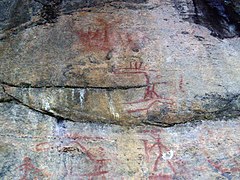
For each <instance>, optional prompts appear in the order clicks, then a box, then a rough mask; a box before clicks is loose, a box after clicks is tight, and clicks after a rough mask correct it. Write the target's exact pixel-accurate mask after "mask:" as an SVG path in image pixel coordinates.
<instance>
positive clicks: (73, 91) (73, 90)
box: [72, 89, 75, 101]
mask: <svg viewBox="0 0 240 180" xmlns="http://www.w3.org/2000/svg"><path fill="white" fill-rule="evenodd" d="M74 93H75V89H72V101H73V100H74Z"/></svg>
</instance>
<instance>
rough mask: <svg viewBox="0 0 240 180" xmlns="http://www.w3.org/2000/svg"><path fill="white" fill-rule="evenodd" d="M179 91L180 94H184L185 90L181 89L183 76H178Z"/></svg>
mask: <svg viewBox="0 0 240 180" xmlns="http://www.w3.org/2000/svg"><path fill="white" fill-rule="evenodd" d="M179 89H180V91H181V92H185V90H184V89H183V76H182V75H181V76H180V81H179Z"/></svg>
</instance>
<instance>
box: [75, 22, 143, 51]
mask: <svg viewBox="0 0 240 180" xmlns="http://www.w3.org/2000/svg"><path fill="white" fill-rule="evenodd" d="M96 21H97V26H100V28H98V29H96V30H93V29H91V28H88V30H86V31H84V30H79V31H78V32H77V35H78V37H79V39H80V42H81V43H82V45H83V46H84V49H85V50H86V51H99V50H100V51H105V52H108V51H110V50H113V49H114V48H115V47H116V46H119V44H122V45H124V46H126V48H131V49H140V48H141V46H142V45H139V43H140V44H145V43H146V39H147V38H146V37H145V36H144V37H138V34H137V33H132V34H130V33H125V32H120V31H118V30H117V29H116V26H117V24H119V21H113V22H111V23H109V22H107V21H105V20H103V19H101V18H98V19H97V20H96Z"/></svg>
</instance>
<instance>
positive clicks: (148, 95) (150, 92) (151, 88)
mask: <svg viewBox="0 0 240 180" xmlns="http://www.w3.org/2000/svg"><path fill="white" fill-rule="evenodd" d="M150 71H153V72H156V71H155V70H147V69H146V66H143V63H142V62H130V66H129V67H127V68H118V69H115V70H114V74H116V75H117V74H130V75H134V74H135V75H138V74H143V75H144V78H145V83H146V86H147V87H146V89H145V92H144V96H143V98H142V99H140V100H137V101H133V102H128V103H126V104H129V105H132V104H137V103H147V104H146V105H144V107H143V108H138V109H131V110H128V113H135V112H141V111H148V110H149V109H151V108H152V107H153V106H154V104H156V103H161V104H167V105H168V106H169V107H172V106H173V105H174V104H175V101H174V100H173V99H171V98H164V97H162V96H161V95H160V94H159V93H158V92H157V91H156V90H155V86H156V84H157V83H151V82H150V75H149V72H150ZM156 77H160V75H158V76H156ZM159 84H165V85H168V84H170V83H169V82H160V83H159ZM179 89H180V91H181V92H183V78H182V76H181V79H180V82H179Z"/></svg>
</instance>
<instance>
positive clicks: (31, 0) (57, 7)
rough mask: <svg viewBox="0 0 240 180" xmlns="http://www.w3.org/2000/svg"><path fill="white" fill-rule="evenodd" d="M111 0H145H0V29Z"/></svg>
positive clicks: (53, 19) (41, 21)
mask: <svg viewBox="0 0 240 180" xmlns="http://www.w3.org/2000/svg"><path fill="white" fill-rule="evenodd" d="M112 2H119V3H121V2H122V3H126V2H127V3H133V4H134V3H135V4H141V3H146V2H147V0H0V12H1V13H0V30H10V29H12V28H16V27H18V26H20V25H22V24H24V23H26V22H29V21H31V20H33V19H34V17H35V18H37V19H39V20H38V21H34V24H32V25H39V24H44V23H54V22H56V20H57V17H58V16H59V15H61V14H70V13H73V12H75V11H77V10H79V9H82V8H90V7H102V6H104V5H105V4H106V3H112Z"/></svg>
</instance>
